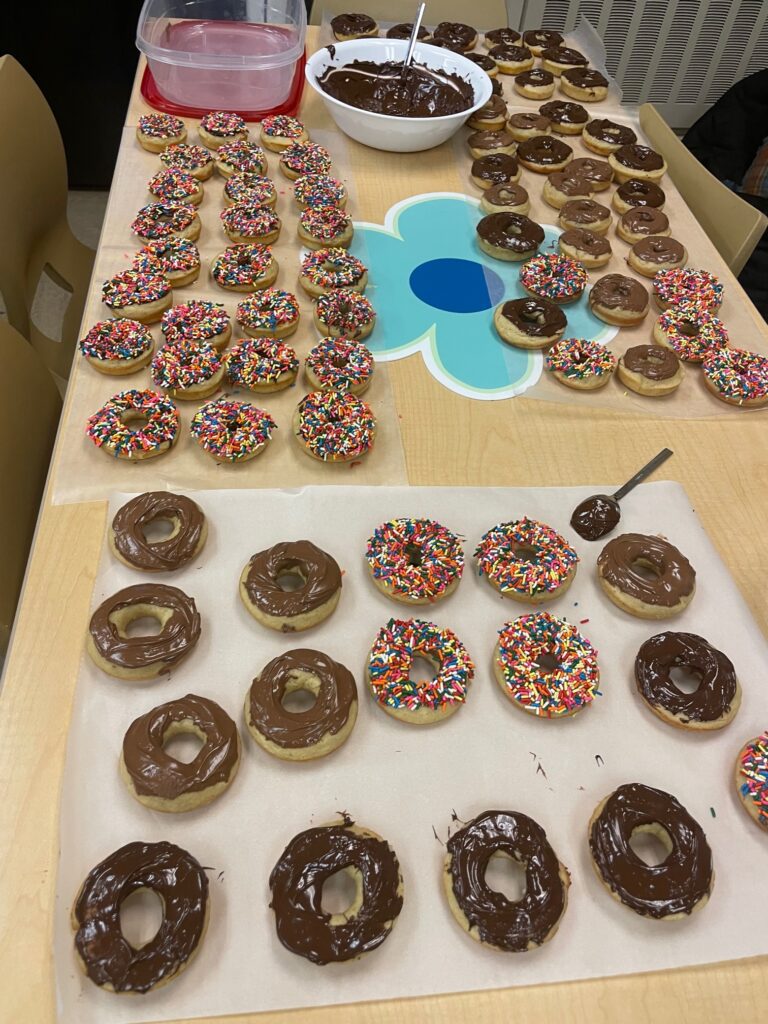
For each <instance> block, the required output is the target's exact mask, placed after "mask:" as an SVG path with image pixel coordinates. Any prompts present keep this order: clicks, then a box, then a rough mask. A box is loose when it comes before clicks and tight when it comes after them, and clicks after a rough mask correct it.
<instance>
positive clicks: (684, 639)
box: [635, 633, 741, 729]
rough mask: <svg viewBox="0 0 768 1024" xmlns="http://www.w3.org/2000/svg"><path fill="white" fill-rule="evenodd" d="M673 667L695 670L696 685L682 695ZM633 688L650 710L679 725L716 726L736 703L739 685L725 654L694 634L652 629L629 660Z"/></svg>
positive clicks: (724, 722) (732, 711) (727, 719)
mask: <svg viewBox="0 0 768 1024" xmlns="http://www.w3.org/2000/svg"><path fill="white" fill-rule="evenodd" d="M673 668H684V669H687V670H688V671H690V672H693V673H695V674H696V675H697V676H698V677H699V679H700V683H699V686H698V688H697V689H696V690H695V691H694V692H693V693H684V692H683V691H682V690H680V689H679V688H678V687H677V686H676V685H675V681H674V679H673V678H672V669H673ZM635 683H636V684H637V691H638V693H639V694H640V696H641V697H642V698H643V700H644V701H645V702H646V704H647V705H648V707H649V708H650V709H651V711H653V713H654V714H656V715H658V716H659V718H661V719H662V720H663V721H665V722H668V723H669V724H670V725H676V726H679V727H681V728H683V729H722V727H723V726H724V725H728V723H729V722H730V721H731V719H732V718H733V716H734V715H735V714H736V712H737V710H738V708H739V704H740V703H741V688H740V686H739V682H738V679H737V678H736V670H735V669H734V667H733V664H732V662H731V661H730V659H729V658H727V657H726V656H725V654H723V652H722V651H718V650H717V648H716V647H713V646H712V645H711V644H710V643H709V642H708V641H706V640H705V639H704V637H701V636H696V634H695V633H657V634H656V636H652V637H651V638H650V640H646V641H645V643H644V644H643V646H642V647H641V648H640V650H639V651H638V652H637V657H636V658H635Z"/></svg>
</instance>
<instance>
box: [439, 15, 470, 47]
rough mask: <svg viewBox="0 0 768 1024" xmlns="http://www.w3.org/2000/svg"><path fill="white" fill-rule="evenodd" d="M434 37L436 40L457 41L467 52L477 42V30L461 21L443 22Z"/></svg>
mask: <svg viewBox="0 0 768 1024" xmlns="http://www.w3.org/2000/svg"><path fill="white" fill-rule="evenodd" d="M432 35H433V36H434V38H435V39H448V40H451V41H453V40H454V39H455V40H456V41H457V42H460V43H461V45H462V47H463V49H465V50H471V49H472V47H473V46H474V45H475V43H476V42H477V29H475V28H472V26H471V25H465V24H464V23H463V22H461V21H441V22H440V24H439V25H437V26H436V28H435V31H434V32H433V33H432Z"/></svg>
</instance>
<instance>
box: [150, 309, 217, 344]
mask: <svg viewBox="0 0 768 1024" xmlns="http://www.w3.org/2000/svg"><path fill="white" fill-rule="evenodd" d="M160 329H161V330H162V332H163V335H164V336H165V340H166V341H167V342H168V343H173V342H175V341H196V342H201V341H207V342H209V343H210V344H211V345H213V346H214V347H215V348H218V349H222V348H224V347H225V346H226V344H227V342H228V341H229V339H230V337H231V336H232V325H231V323H230V321H229V313H227V311H226V309H224V307H223V306H222V305H221V303H219V302H208V301H206V300H205V299H192V300H191V301H190V302H184V303H181V304H179V305H177V306H172V307H171V308H170V309H169V310H168V312H167V313H165V314H163V322H162V324H161V328H160Z"/></svg>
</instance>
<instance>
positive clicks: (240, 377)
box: [227, 338, 299, 392]
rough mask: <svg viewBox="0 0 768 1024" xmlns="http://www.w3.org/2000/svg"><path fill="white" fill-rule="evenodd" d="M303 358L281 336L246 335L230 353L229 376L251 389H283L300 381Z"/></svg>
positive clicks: (240, 385) (231, 379) (228, 356)
mask: <svg viewBox="0 0 768 1024" xmlns="http://www.w3.org/2000/svg"><path fill="white" fill-rule="evenodd" d="M298 372H299V360H298V358H297V356H296V353H295V351H294V350H293V349H292V348H291V347H290V345H286V344H285V342H284V341H280V340H279V339H278V338H243V340H242V341H239V342H238V343H237V345H235V347H234V348H233V349H231V350H230V351H229V353H228V355H227V376H228V377H229V379H230V381H231V382H232V383H233V384H235V385H238V386H239V387H243V388H248V389H249V390H250V391H263V392H267V391H282V390H283V389H284V388H288V387H290V386H291V384H293V383H294V381H295V380H296V375H297V374H298Z"/></svg>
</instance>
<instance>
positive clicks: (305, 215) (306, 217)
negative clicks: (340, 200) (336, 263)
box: [296, 206, 355, 249]
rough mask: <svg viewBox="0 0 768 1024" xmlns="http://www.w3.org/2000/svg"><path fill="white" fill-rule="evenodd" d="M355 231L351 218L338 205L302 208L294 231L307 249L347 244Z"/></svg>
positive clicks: (344, 246) (344, 245) (336, 246)
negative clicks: (311, 208)
mask: <svg viewBox="0 0 768 1024" xmlns="http://www.w3.org/2000/svg"><path fill="white" fill-rule="evenodd" d="M354 232H355V229H354V225H353V224H352V218H351V217H350V215H349V214H348V213H346V212H345V211H344V210H342V209H340V208H339V207H338V206H321V207H318V208H316V209H314V210H302V211H301V213H300V214H299V223H298V225H297V227H296V233H297V235H298V236H299V239H300V241H301V242H302V243H303V244H304V245H305V246H306V247H307V248H308V249H325V248H326V247H328V246H330V247H332V248H338V247H339V246H342V247H343V248H345V249H346V248H347V246H348V245H349V244H350V242H351V241H352V236H353V234H354Z"/></svg>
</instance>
